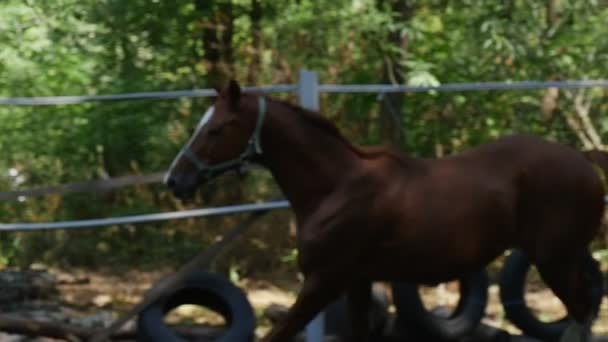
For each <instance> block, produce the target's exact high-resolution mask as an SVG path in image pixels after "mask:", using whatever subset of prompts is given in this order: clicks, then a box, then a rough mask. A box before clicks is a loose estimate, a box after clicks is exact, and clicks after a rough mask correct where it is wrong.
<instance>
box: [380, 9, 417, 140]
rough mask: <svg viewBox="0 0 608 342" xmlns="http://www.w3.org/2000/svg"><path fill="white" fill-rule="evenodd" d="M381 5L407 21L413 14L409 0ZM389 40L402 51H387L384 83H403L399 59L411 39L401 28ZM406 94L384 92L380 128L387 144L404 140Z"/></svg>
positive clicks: (391, 33) (383, 75)
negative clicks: (396, 52) (403, 118)
mask: <svg viewBox="0 0 608 342" xmlns="http://www.w3.org/2000/svg"><path fill="white" fill-rule="evenodd" d="M379 5H380V6H381V7H383V8H384V9H387V10H389V11H391V12H392V13H395V15H396V16H397V18H398V19H397V20H402V21H406V20H409V19H410V18H411V16H412V7H411V4H410V2H409V1H404V0H389V1H380V2H379ZM387 39H388V41H389V42H390V44H391V45H393V46H399V48H400V50H401V53H400V54H395V53H391V52H387V53H386V54H385V56H384V64H383V70H382V83H393V84H402V83H404V81H405V75H404V73H405V71H404V70H403V68H402V67H401V64H400V63H399V61H400V60H401V59H402V58H403V55H404V54H405V53H406V52H407V48H408V44H409V40H408V37H407V36H406V35H403V34H402V33H401V31H400V30H393V31H391V32H389V34H388V37H387ZM404 99H405V95H404V94H403V93H386V94H383V96H382V100H381V107H380V129H381V134H382V139H383V142H384V143H385V144H388V145H392V146H394V147H396V148H399V147H400V145H401V143H402V142H403V140H404V139H403V134H402V129H401V125H402V109H403V103H404Z"/></svg>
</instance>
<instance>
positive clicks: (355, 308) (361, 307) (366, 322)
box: [347, 280, 372, 342]
mask: <svg viewBox="0 0 608 342" xmlns="http://www.w3.org/2000/svg"><path fill="white" fill-rule="evenodd" d="M371 291H372V282H371V281H368V280H359V281H356V282H354V283H353V284H352V285H351V286H350V287H349V289H348V292H347V298H348V309H349V314H350V320H351V327H352V329H351V333H352V336H351V339H350V340H349V341H353V342H367V341H368V340H369V333H370V319H371V316H370V310H371V304H372V293H371Z"/></svg>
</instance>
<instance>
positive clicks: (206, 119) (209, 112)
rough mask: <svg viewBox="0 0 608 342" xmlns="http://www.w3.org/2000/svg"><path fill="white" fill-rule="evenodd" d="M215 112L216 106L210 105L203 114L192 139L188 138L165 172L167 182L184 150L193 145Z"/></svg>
mask: <svg viewBox="0 0 608 342" xmlns="http://www.w3.org/2000/svg"><path fill="white" fill-rule="evenodd" d="M214 113H215V106H211V107H209V109H207V111H206V112H205V114H203V117H202V118H201V120H200V121H199V122H198V125H197V126H196V130H195V131H194V133H193V134H192V136H191V137H190V140H188V142H187V143H186V145H184V147H183V148H182V149H181V150H180V151H179V153H178V154H177V156H176V157H175V159H173V162H172V163H171V166H169V170H168V171H167V173H166V174H165V179H164V182H165V183H166V182H167V180H168V178H169V175H170V174H171V173H173V169H174V168H175V165H177V161H178V160H180V158H181V157H182V156H183V154H184V150H185V149H186V148H190V145H192V142H193V141H194V139H196V137H197V136H198V135H199V133H200V132H201V130H202V129H203V127H204V126H205V125H206V124H207V123H208V122H209V121H210V120H211V118H212V117H213V114H214Z"/></svg>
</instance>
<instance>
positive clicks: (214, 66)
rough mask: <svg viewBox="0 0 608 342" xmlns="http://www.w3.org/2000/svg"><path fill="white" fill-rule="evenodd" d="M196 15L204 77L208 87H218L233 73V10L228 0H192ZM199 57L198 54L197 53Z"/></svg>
mask: <svg viewBox="0 0 608 342" xmlns="http://www.w3.org/2000/svg"><path fill="white" fill-rule="evenodd" d="M195 8H196V10H197V12H198V13H199V14H200V17H201V18H200V20H199V22H200V25H199V26H200V27H201V29H202V32H201V41H202V46H203V50H204V56H202V58H203V59H204V61H205V64H206V67H207V75H206V79H207V82H208V84H209V85H210V86H221V85H222V84H223V83H225V82H226V80H227V79H228V78H230V77H233V76H234V67H233V65H234V63H233V62H234V54H233V48H232V37H233V35H234V11H233V4H232V1H229V0H216V1H210V0H195ZM197 57H199V58H200V57H201V56H197Z"/></svg>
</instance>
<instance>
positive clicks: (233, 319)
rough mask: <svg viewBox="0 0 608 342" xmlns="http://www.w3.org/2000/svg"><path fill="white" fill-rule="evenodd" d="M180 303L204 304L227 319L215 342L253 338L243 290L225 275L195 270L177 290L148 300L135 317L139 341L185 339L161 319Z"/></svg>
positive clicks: (250, 311) (251, 316)
mask: <svg viewBox="0 0 608 342" xmlns="http://www.w3.org/2000/svg"><path fill="white" fill-rule="evenodd" d="M182 304H195V305H201V306H204V307H207V308H209V309H211V310H213V311H216V312H218V313H219V314H221V315H222V316H223V317H224V319H225V320H226V330H225V332H224V333H223V334H222V335H221V336H220V337H218V338H217V339H215V340H214V341H215V342H249V341H253V340H254V337H255V335H254V333H255V325H256V321H255V315H254V313H253V308H252V307H251V304H250V303H249V301H248V299H247V297H246V296H245V293H244V292H243V291H242V290H241V289H240V288H238V287H237V286H235V285H234V284H233V283H231V282H230V281H229V280H228V279H227V278H225V277H223V276H221V275H218V274H212V273H207V272H198V273H196V274H193V275H192V276H190V277H188V279H187V280H186V281H185V282H184V283H183V284H182V285H181V286H179V287H178V288H177V290H176V291H174V292H172V293H170V294H169V295H166V296H164V297H162V298H160V299H159V300H158V301H156V302H155V303H153V304H151V305H150V306H149V307H148V308H147V309H146V310H144V311H143V312H141V314H140V315H139V317H138V321H137V327H138V341H140V342H187V340H186V339H184V338H183V337H181V336H179V335H177V334H176V333H175V332H174V331H172V330H171V328H169V327H168V326H167V325H166V324H165V323H164V319H163V318H164V316H165V314H166V313H167V312H169V311H171V310H172V309H173V308H176V307H178V306H179V305H182Z"/></svg>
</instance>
